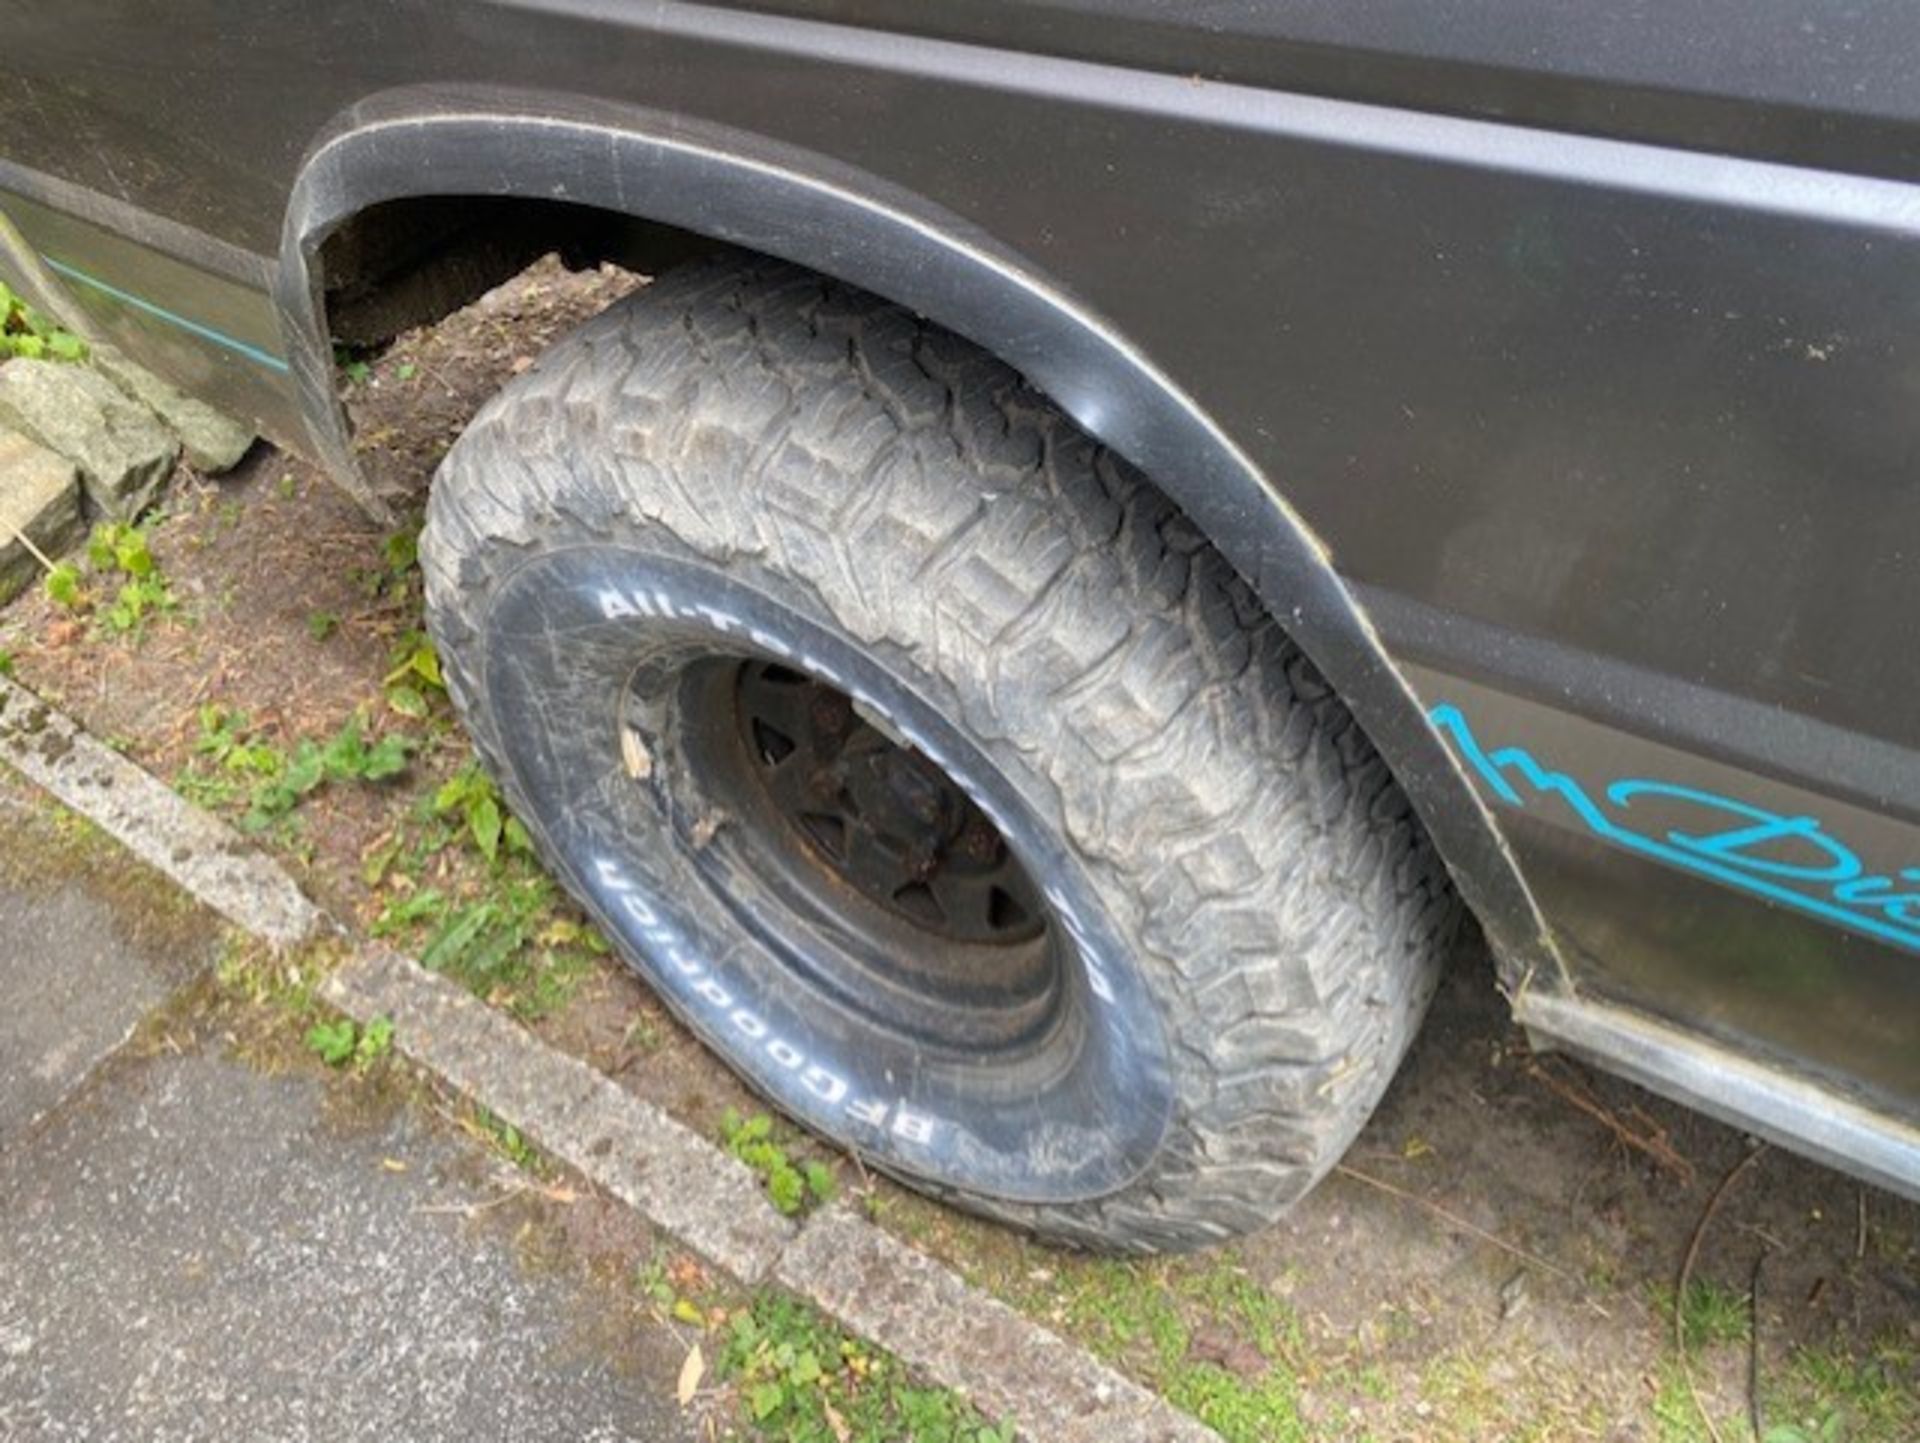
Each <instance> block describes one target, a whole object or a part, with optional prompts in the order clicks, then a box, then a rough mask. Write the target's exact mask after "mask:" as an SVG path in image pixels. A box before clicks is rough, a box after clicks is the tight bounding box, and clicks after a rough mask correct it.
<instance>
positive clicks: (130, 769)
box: [0, 677, 325, 947]
mask: <svg viewBox="0 0 1920 1443" xmlns="http://www.w3.org/2000/svg"><path fill="white" fill-rule="evenodd" d="M0 760H3V761H6V762H8V763H9V764H11V765H12V766H13V767H14V768H15V769H16V770H17V771H19V772H20V773H21V774H22V775H23V776H25V777H26V778H27V779H28V780H30V781H32V782H34V783H36V784H38V785H39V786H41V787H43V788H44V789H45V790H47V791H49V792H51V793H52V794H53V795H54V796H55V797H58V798H59V799H60V800H61V801H62V802H64V803H66V805H67V806H69V807H70V808H72V809H73V810H74V811H76V812H78V813H79V814H80V815H81V816H83V817H85V818H87V819H88V820H89V821H91V822H92V823H93V824H94V825H95V826H97V827H99V828H100V829H101V830H102V831H103V832H105V833H107V834H108V835H109V836H111V837H113V838H114V839H115V840H116V841H118V842H120V843H121V844H122V845H123V846H125V847H126V848H127V849H128V850H129V851H131V852H132V853H133V854H134V855H135V856H137V857H139V858H140V859H141V860H142V861H143V862H146V863H147V864H148V865H149V866H151V867H153V868H154V869H155V870H157V871H159V872H162V873H164V874H165V875H167V876H168V877H171V878H172V879H173V880H174V881H175V882H177V883H179V885H180V886H182V887H183V888H185V889H186V890H187V891H188V892H190V893H192V894H193V895H194V896H196V897H198V898H199V899H200V900H201V901H203V902H205V903H206V904H207V905H208V906H210V907H211V908H213V910H215V911H216V912H218V913H220V914H221V915H222V916H223V917H225V918H227V919H228V920H229V921H231V922H233V923H234V924H235V925H236V926H238V927H240V928H242V929H243V930H245V931H246V932H248V933H250V934H252V935H253V936H256V937H259V938H261V939H262V940H263V941H266V942H268V943H270V944H271V945H273V946H276V947H291V946H294V945H296V944H298V943H300V942H303V941H306V940H307V939H308V938H310V937H313V936H316V935H317V934H318V933H319V932H320V931H321V930H322V928H323V927H324V925H325V918H324V916H323V915H322V913H321V912H320V909H319V908H317V907H315V906H314V905H313V903H312V902H310V901H308V900H307V898H306V897H305V896H304V895H303V894H302V893H301V891H300V889H299V887H298V886H296V885H295V884H294V881H293V878H292V877H290V876H288V875H287V873H286V871H285V869H283V868H282V867H280V866H279V865H278V864H277V863H275V862H273V861H271V860H269V859H268V858H267V857H265V856H263V855H261V854H260V853H259V852H256V851H254V850H252V849H251V848H250V847H248V846H247V845H246V844H245V843H244V842H242V841H241V839H240V838H239V837H238V836H236V835H235V834H234V833H233V832H232V831H231V830H230V829H229V828H227V827H226V826H225V825H223V824H222V823H220V822H219V821H217V820H215V819H214V818H213V817H211V816H209V815H208V814H207V813H205V812H203V811H201V810H200V809H199V808H198V807H196V806H193V805H192V804H191V803H189V802H188V801H187V800H186V799H185V798H183V797H181V796H180V795H179V794H178V793H177V792H174V791H173V790H172V789H171V788H169V787H167V786H165V785H163V784H162V783H161V782H159V781H157V780H156V779H155V778H153V777H152V776H149V775H148V774H147V773H146V772H144V771H142V770H141V769H140V768H139V767H137V766H136V765H134V764H133V763H132V762H130V761H128V760H127V759H126V758H125V757H123V756H121V755H120V754H119V753H118V752H115V751H112V750H110V749H108V748H107V747H104V746H102V745H101V744H100V743H99V742H97V741H95V740H94V739H93V738H92V737H90V736H88V735H87V734H86V733H85V732H83V731H81V730H80V728H79V727H77V726H76V725H74V723H73V722H72V721H70V720H69V719H68V718H67V717H65V716H63V715H62V714H61V713H59V712H57V711H55V710H54V709H53V708H52V707H50V706H48V705H47V704H46V703H45V702H43V701H41V700H40V699H39V698H38V697H36V696H34V695H33V693H32V692H30V691H28V690H26V689H25V688H24V687H22V686H19V685H18V684H17V683H14V682H12V681H9V680H7V679H6V678H5V677H0Z"/></svg>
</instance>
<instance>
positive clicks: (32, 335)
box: [0, 282, 87, 361]
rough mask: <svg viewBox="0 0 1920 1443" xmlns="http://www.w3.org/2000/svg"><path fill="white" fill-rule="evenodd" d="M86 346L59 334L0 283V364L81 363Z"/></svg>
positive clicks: (70, 335)
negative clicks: (16, 361) (11, 361)
mask: <svg viewBox="0 0 1920 1443" xmlns="http://www.w3.org/2000/svg"><path fill="white" fill-rule="evenodd" d="M86 355H87V343H86V342H85V341H83V340H81V339H80V338H79V337H78V336H76V335H74V334H73V332H71V331H68V330H63V329H62V328H61V327H59V326H57V325H55V324H54V323H53V322H52V321H50V320H48V319H47V318H46V317H45V316H43V315H41V314H40V313H39V312H38V311H36V310H34V309H33V307H31V306H29V305H28V304H27V303H26V302H25V301H24V300H22V299H21V298H20V297H19V296H18V295H17V294H16V293H15V292H14V291H12V290H11V289H9V288H8V286H7V285H6V283H5V282H0V360H4V359H10V358H12V357H15V356H17V357H19V358H20V359H21V360H26V361H81V360H85V359H86Z"/></svg>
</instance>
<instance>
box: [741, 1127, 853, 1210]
mask: <svg viewBox="0 0 1920 1443" xmlns="http://www.w3.org/2000/svg"><path fill="white" fill-rule="evenodd" d="M720 1136H721V1138H722V1140H723V1141H724V1142H725V1143H726V1145H727V1151H728V1152H730V1153H732V1154H733V1155H734V1156H735V1157H737V1158H739V1159H740V1161H742V1162H743V1163H745V1164H746V1165H747V1166H748V1167H750V1168H752V1169H753V1171H754V1172H756V1173H757V1174H759V1177H760V1180H761V1182H763V1183H764V1184H765V1185H766V1189H767V1197H768V1199H769V1200H771V1201H772V1203H773V1205H774V1206H775V1207H776V1208H778V1209H779V1210H780V1211H781V1212H782V1213H785V1214H786V1215H787V1216H788V1217H792V1216H794V1215H795V1214H796V1213H798V1212H799V1211H800V1210H801V1209H802V1208H804V1207H806V1206H807V1204H808V1203H809V1202H813V1203H823V1202H829V1201H831V1200H832V1198H833V1195H834V1193H835V1192H837V1191H838V1190H839V1189H838V1184H837V1183H836V1182H835V1181H834V1176H833V1169H832V1168H830V1167H828V1166H827V1165H826V1164H825V1163H823V1162H819V1161H816V1160H813V1159H807V1160H804V1161H795V1159H794V1158H793V1157H792V1155H791V1154H789V1153H788V1151H787V1149H786V1148H785V1147H783V1146H782V1145H781V1143H780V1142H779V1141H778V1140H777V1139H776V1138H775V1137H774V1123H773V1119H772V1118H771V1117H769V1116H767V1114H766V1113H764V1112H761V1113H755V1114H754V1115H753V1116H752V1117H742V1116H741V1115H740V1114H739V1113H738V1112H736V1111H735V1110H734V1109H733V1108H731V1107H730V1108H728V1109H727V1111H726V1115H725V1116H724V1117H723V1118H721V1120H720Z"/></svg>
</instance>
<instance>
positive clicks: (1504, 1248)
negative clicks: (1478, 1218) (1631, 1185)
mask: <svg viewBox="0 0 1920 1443" xmlns="http://www.w3.org/2000/svg"><path fill="white" fill-rule="evenodd" d="M1333 1170H1334V1171H1335V1172H1337V1173H1339V1174H1340V1175H1341V1176H1342V1177H1350V1178H1352V1179H1353V1180H1354V1181H1355V1182H1361V1183H1365V1184H1366V1185H1367V1186H1368V1187H1370V1188H1377V1189H1379V1190H1380V1191H1381V1192H1383V1193H1385V1194H1387V1196H1389V1197H1397V1198H1399V1199H1400V1200H1401V1201H1402V1202H1410V1203H1412V1204H1413V1205H1414V1206H1415V1207H1418V1208H1424V1209H1426V1210H1427V1211H1428V1212H1430V1213H1432V1214H1433V1215H1434V1216H1435V1217H1437V1218H1439V1219H1440V1220H1441V1221H1442V1222H1444V1223H1446V1224H1447V1225H1448V1226H1449V1227H1455V1228H1458V1229H1459V1230H1460V1231H1461V1232H1463V1233H1468V1234H1471V1235H1472V1236H1473V1237H1476V1238H1478V1239H1480V1241H1481V1242H1483V1243H1491V1244H1492V1245H1493V1246H1494V1247H1496V1248H1498V1249H1500V1251H1501V1252H1503V1253H1507V1254H1509V1255H1511V1256H1513V1257H1516V1258H1518V1259H1519V1260H1520V1261H1521V1262H1523V1263H1525V1264H1526V1265H1527V1266H1528V1267H1532V1268H1538V1269H1540V1271H1541V1272H1543V1273H1551V1274H1552V1275H1553V1276H1554V1277H1556V1278H1559V1279H1560V1280H1562V1281H1563V1282H1568V1283H1572V1284H1573V1285H1574V1286H1575V1287H1576V1288H1577V1287H1579V1286H1580V1280H1579V1279H1578V1278H1576V1277H1575V1276H1574V1275H1573V1274H1572V1273H1570V1272H1568V1271H1567V1270H1566V1269H1565V1268H1563V1267H1561V1266H1560V1265H1559V1264H1558V1263H1552V1262H1548V1261H1547V1259H1545V1258H1543V1257H1541V1256H1540V1255H1539V1254H1538V1253H1534V1252H1529V1251H1527V1249H1525V1248H1523V1247H1521V1246H1519V1244H1517V1243H1510V1242H1508V1241H1507V1240H1506V1239H1505V1238H1503V1237H1500V1236H1499V1235H1498V1234H1495V1233H1490V1232H1488V1231H1487V1230H1486V1229H1485V1228H1483V1227H1480V1226H1479V1225H1478V1224H1475V1223H1470V1222H1468V1221H1467V1220H1466V1219H1465V1218H1463V1217H1461V1216H1460V1214H1458V1213H1456V1212H1450V1211H1448V1210H1447V1209H1446V1208H1444V1207H1442V1206H1441V1205H1440V1204H1439V1203H1437V1202H1434V1201H1433V1200H1432V1199H1431V1198H1424V1197H1421V1196H1420V1194H1419V1193H1416V1192H1409V1191H1408V1190H1407V1189H1406V1188H1403V1187H1397V1186H1395V1185H1394V1184H1393V1183H1390V1182H1388V1181H1386V1179H1384V1178H1378V1177H1375V1176H1373V1175H1372V1174H1371V1173H1364V1172H1361V1171H1360V1169H1359V1168H1357V1167H1349V1166H1348V1165H1347V1164H1346V1163H1344V1162H1340V1163H1335V1164H1334V1166H1333Z"/></svg>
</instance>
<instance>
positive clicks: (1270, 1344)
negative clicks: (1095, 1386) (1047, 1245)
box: [1013, 1250, 1311, 1443]
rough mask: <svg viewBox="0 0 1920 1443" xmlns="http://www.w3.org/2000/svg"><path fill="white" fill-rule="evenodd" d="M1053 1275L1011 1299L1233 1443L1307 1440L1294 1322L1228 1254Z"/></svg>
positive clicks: (1094, 1265)
mask: <svg viewBox="0 0 1920 1443" xmlns="http://www.w3.org/2000/svg"><path fill="white" fill-rule="evenodd" d="M1057 1267H1058V1269H1059V1271H1058V1272H1055V1271H1054V1269H1046V1270H1043V1271H1044V1272H1045V1273H1046V1276H1044V1277H1034V1276H1032V1274H1031V1273H1030V1274H1029V1276H1028V1278H1027V1279H1025V1280H1024V1281H1023V1282H1022V1283H1021V1284H1018V1285H1016V1286H1015V1289H1014V1292H1015V1297H1014V1298H1013V1301H1015V1302H1016V1303H1017V1304H1019V1305H1021V1306H1022V1307H1023V1309H1024V1310H1025V1311H1027V1312H1029V1313H1031V1314H1034V1315H1035V1316H1038V1317H1040V1318H1042V1319H1043V1320H1045V1321H1047V1322H1049V1323H1051V1324H1053V1325H1054V1326H1056V1327H1060V1328H1062V1329H1064V1331H1066V1332H1067V1333H1069V1334H1070V1335H1072V1336H1073V1337H1075V1338H1077V1339H1078V1340H1079V1341H1080V1342H1082V1343H1083V1344H1085V1345H1086V1346H1087V1347H1088V1348H1089V1349H1091V1350H1092V1351H1093V1353H1094V1354H1096V1355H1097V1356H1098V1357H1100V1358H1102V1359H1103V1360H1105V1361H1107V1362H1109V1363H1112V1364H1113V1365H1115V1366H1116V1367H1119V1368H1121V1369H1122V1371H1124V1372H1127V1373H1129V1374H1130V1375H1132V1376H1133V1377H1135V1378H1137V1379H1138V1380H1139V1381H1141V1382H1143V1383H1145V1384H1146V1385H1147V1386H1148V1387H1150V1388H1152V1389H1154V1390H1155V1391H1156V1392H1159V1393H1161V1394H1162V1395H1164V1396H1165V1397H1166V1399H1167V1401H1168V1402H1170V1403H1172V1404H1173V1405H1174V1406H1175V1407H1177V1408H1180V1409H1182V1410H1184V1411H1186V1412H1188V1413H1191V1414H1193V1415H1194V1416H1195V1417H1196V1418H1198V1419H1200V1421H1201V1422H1203V1423H1205V1424H1207V1425H1208V1426H1209V1427H1211V1428H1212V1429H1214V1431H1216V1432H1217V1433H1219V1434H1220V1435H1221V1436H1222V1437H1223V1438H1225V1439H1227V1440H1228V1443H1292V1440H1304V1439H1306V1438H1308V1437H1309V1436H1311V1435H1310V1434H1309V1432H1308V1429H1307V1425H1306V1423H1305V1422H1304V1421H1303V1420H1302V1418H1301V1416H1300V1407H1299V1379H1298V1374H1297V1371H1296V1368H1295V1366H1294V1363H1295V1360H1297V1359H1298V1358H1299V1357H1300V1355H1301V1353H1302V1352H1303V1350H1304V1338H1303V1335H1302V1333H1301V1330H1300V1327H1299V1324H1298V1321H1297V1319H1296V1318H1295V1317H1294V1315H1293V1313H1292V1310H1291V1309H1289V1308H1288V1307H1287V1306H1286V1304H1285V1303H1283V1302H1281V1301H1280V1300H1279V1299H1278V1298H1276V1297H1275V1296H1274V1295H1273V1294H1272V1293H1270V1292H1269V1291H1268V1290H1267V1289H1265V1288H1263V1287H1261V1286H1260V1285H1259V1284H1258V1283H1257V1282H1255V1281H1254V1280H1253V1279H1252V1278H1250V1277H1248V1276H1247V1275H1246V1274H1245V1273H1244V1272H1242V1271H1241V1270H1240V1269H1239V1268H1238V1267H1237V1266H1236V1265H1235V1262H1234V1257H1233V1254H1232V1252H1231V1251H1230V1250H1222V1251H1221V1252H1219V1253H1216V1254H1213V1255H1210V1256H1208V1257H1205V1258H1202V1259H1197V1260H1195V1261H1192V1262H1178V1261H1167V1260H1158V1261H1151V1262H1125V1261H1113V1260H1101V1261H1085V1262H1081V1261H1077V1260H1072V1261H1070V1260H1067V1259H1064V1258H1063V1259H1060V1260H1059V1262H1058V1264H1057ZM1035 1283H1039V1284H1041V1285H1042V1286H1041V1287H1040V1288H1036V1287H1035V1286H1034V1284H1035ZM1022 1295H1024V1296H1022Z"/></svg>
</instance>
